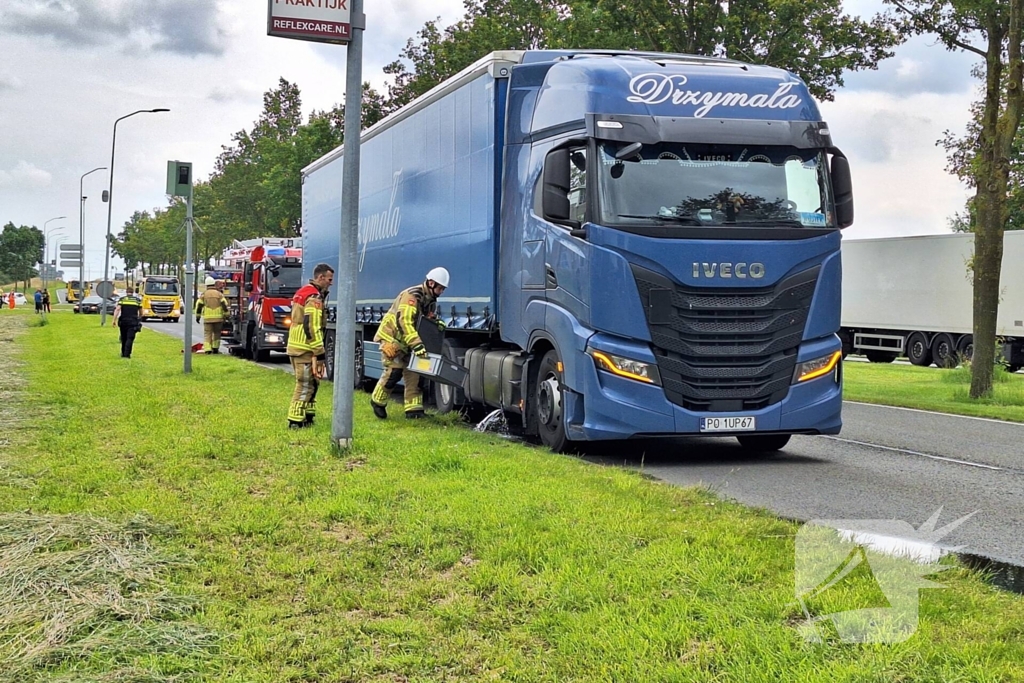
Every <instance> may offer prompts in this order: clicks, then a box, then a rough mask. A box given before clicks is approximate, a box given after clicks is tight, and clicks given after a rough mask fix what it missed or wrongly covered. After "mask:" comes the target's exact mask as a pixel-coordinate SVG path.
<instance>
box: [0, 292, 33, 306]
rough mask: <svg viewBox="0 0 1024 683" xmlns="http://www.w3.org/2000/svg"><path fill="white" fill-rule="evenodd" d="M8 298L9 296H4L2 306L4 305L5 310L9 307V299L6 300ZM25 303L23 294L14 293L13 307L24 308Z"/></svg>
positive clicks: (26, 300) (26, 301)
mask: <svg viewBox="0 0 1024 683" xmlns="http://www.w3.org/2000/svg"><path fill="white" fill-rule="evenodd" d="M9 296H10V294H4V300H3V304H4V307H5V308H6V307H7V306H9V305H10V304H9V299H8V298H7V297H9ZM27 303H28V299H26V298H25V295H24V294H22V293H21V292H15V293H14V305H15V306H24V305H25V304H27Z"/></svg>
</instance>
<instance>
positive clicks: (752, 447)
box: [736, 434, 790, 453]
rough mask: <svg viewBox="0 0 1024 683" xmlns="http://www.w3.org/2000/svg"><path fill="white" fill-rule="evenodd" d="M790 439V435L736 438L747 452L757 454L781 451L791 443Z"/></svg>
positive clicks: (754, 435) (756, 435) (751, 435)
mask: <svg viewBox="0 0 1024 683" xmlns="http://www.w3.org/2000/svg"><path fill="white" fill-rule="evenodd" d="M789 439H790V436H789V434H750V435H747V436H737V437H736V440H737V441H739V442H740V446H742V447H743V448H744V449H745V450H748V451H754V452H757V453H774V452H775V451H780V450H782V449H783V448H785V446H786V444H787V443H789Z"/></svg>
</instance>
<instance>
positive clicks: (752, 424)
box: [700, 417, 757, 432]
mask: <svg viewBox="0 0 1024 683" xmlns="http://www.w3.org/2000/svg"><path fill="white" fill-rule="evenodd" d="M755 429H757V419H756V418H753V417H702V418H701V419H700V431H702V432H752V431H754V430H755Z"/></svg>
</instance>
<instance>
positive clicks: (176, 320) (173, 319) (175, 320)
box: [171, 318, 180, 323]
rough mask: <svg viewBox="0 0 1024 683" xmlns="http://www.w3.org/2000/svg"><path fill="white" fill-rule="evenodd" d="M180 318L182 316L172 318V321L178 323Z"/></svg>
mask: <svg viewBox="0 0 1024 683" xmlns="http://www.w3.org/2000/svg"><path fill="white" fill-rule="evenodd" d="M178 320H180V318H171V322H172V323H177V322H178Z"/></svg>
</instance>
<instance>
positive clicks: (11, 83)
mask: <svg viewBox="0 0 1024 683" xmlns="http://www.w3.org/2000/svg"><path fill="white" fill-rule="evenodd" d="M19 88H21V79H20V78H17V77H16V76H5V75H4V74H0V92H3V91H4V90H18V89H19Z"/></svg>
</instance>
